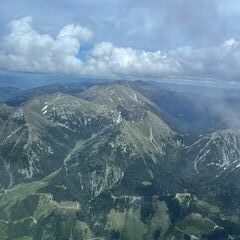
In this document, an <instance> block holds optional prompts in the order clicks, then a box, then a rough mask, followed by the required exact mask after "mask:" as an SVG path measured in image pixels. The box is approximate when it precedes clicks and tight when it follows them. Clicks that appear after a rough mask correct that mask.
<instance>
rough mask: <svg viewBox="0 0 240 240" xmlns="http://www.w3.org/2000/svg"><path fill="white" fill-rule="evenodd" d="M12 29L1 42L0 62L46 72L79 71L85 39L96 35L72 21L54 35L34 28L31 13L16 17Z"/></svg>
mask: <svg viewBox="0 0 240 240" xmlns="http://www.w3.org/2000/svg"><path fill="white" fill-rule="evenodd" d="M9 30H10V33H9V35H7V36H5V37H4V39H3V42H2V44H1V51H0V66H1V67H2V68H5V69H8V70H16V71H30V72H44V73H45V72H46V73H49V72H66V73H77V72H79V69H80V68H81V65H82V62H81V61H80V59H79V58H77V55H78V53H79V49H80V46H81V43H82V42H84V41H87V40H89V39H90V38H91V37H92V35H93V33H92V32H91V30H89V29H87V28H84V27H81V26H76V25H73V24H71V25H67V26H65V27H64V28H63V29H62V30H60V32H59V34H58V36H57V37H56V38H53V37H52V36H50V35H47V34H40V33H38V32H37V31H36V30H34V29H33V26H32V18H31V17H25V18H23V19H20V20H14V21H12V22H11V23H10V24H9Z"/></svg>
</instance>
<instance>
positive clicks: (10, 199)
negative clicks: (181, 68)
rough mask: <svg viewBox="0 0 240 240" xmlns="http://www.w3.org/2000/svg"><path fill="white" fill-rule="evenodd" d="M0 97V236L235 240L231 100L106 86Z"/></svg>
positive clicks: (237, 113) (238, 133)
mask: <svg viewBox="0 0 240 240" xmlns="http://www.w3.org/2000/svg"><path fill="white" fill-rule="evenodd" d="M0 96H1V97H0V101H1V103H0V175H1V176H2V177H1V179H0V189H1V190H0V239H3V240H8V239H9V240H10V239H11V240H35V239H36V240H40V239H44V240H45V239H46V240H47V239H49V240H50V239H51V240H52V239H57V240H67V239H73V240H78V239H83V240H87V239H112V240H113V239H115V240H116V239H121V240H148V239H149V240H150V239H163V240H174V239H175V240H185V239H187V240H188V239H189V240H190V239H201V240H204V239H206V240H208V239H209V240H224V239H229V240H230V239H240V219H239V216H240V202H239V199H240V182H239V177H240V126H239V119H240V108H239V103H240V98H239V97H238V95H237V94H233V95H228V96H222V95H221V96H220V95H219V96H216V95H212V96H211V95H210V94H208V95H207V96H206V95H205V94H201V93H200V92H192V93H190V92H182V91H176V90H174V89H171V90H169V89H167V88H164V87H162V86H161V85H160V84H159V83H155V82H144V81H113V82H105V83H104V82H103V83H94V82H91V83H68V84H65V83H63V84H52V85H45V86H40V87H37V88H32V89H26V90H21V89H18V88H15V87H2V88H0Z"/></svg>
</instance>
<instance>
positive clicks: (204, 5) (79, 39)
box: [0, 0, 240, 81]
mask: <svg viewBox="0 0 240 240" xmlns="http://www.w3.org/2000/svg"><path fill="white" fill-rule="evenodd" d="M0 5H1V7H0V38H1V42H2V43H1V44H0V68H2V69H5V70H9V71H30V72H43V73H56V72H57V73H58V72H60V73H61V71H62V72H63V73H67V74H68V73H71V74H79V75H89V74H93V75H95V76H105V75H109V76H115V77H116V76H117V77H124V76H129V75H130V76H132V77H136V78H137V77H161V76H168V75H171V76H172V75H180V76H181V75H190V76H194V75H197V76H202V77H205V76H207V77H209V76H211V77H213V78H224V79H225V80H231V81H237V80H238V78H239V76H240V70H239V69H238V68H239V67H238V66H239V65H238V64H239V63H240V54H238V53H240V46H239V45H240V44H239V39H240V28H239V22H240V2H239V1H238V0H231V1H229V0H228V1H227V0H199V1H193V0H164V1H163V0H148V1H145V0H114V1H113V0H111V1H110V0H51V1H50V0H34V1H32V0H17V1H16V0H1V3H0ZM26 19H28V21H26ZM30 19H31V20H30ZM17 21H18V22H17ZM13 22H14V23H15V25H16V26H20V25H21V26H23V25H24V26H25V27H26V28H27V30H26V29H25V30H24V31H22V32H20V31H18V27H15V28H14V27H13V24H12V23H13ZM26 22H27V23H26ZM26 25H28V27H27V26H26ZM65 26H74V27H72V28H68V33H67V34H68V38H66V36H65V38H64V39H63V38H61V41H60V40H59V38H58V35H59V33H60V31H61V30H62V29H64V27H65ZM78 26H80V27H81V29H79V28H78ZM83 28H84V29H85V30H86V29H88V30H89V31H91V33H92V34H91V37H88V38H87V39H85V37H84V36H83V32H82V29H83ZM65 30H66V28H65ZM70 30H71V31H72V32H71V34H70V33H69V31H70ZM76 31H77V32H78V33H77V34H76ZM70 35H71V36H70ZM45 36H48V37H49V38H48V39H46V38H45ZM31 37H32V38H31ZM30 38H31V39H30ZM57 38H58V39H57ZM29 39H30V40H29ZM36 41H39V42H37V43H36V44H34V43H35V42H36ZM46 41H48V42H47V43H46ZM23 44H28V47H23ZM43 44H45V45H44V46H43ZM64 44H66V45H68V46H66V49H67V48H68V47H69V46H70V44H73V45H72V46H71V47H69V49H68V51H65V52H63V51H60V50H59V46H60V45H61V47H62V48H65V45H64ZM17 48H21V49H25V50H26V51H27V52H24V51H23V50H21V51H17ZM70 48H71V49H70ZM36 49H41V51H37V50H36ZM56 49H57V50H56ZM43 53H44V54H43ZM38 54H39V55H38ZM79 56H80V59H79ZM78 59H79V61H77V60H78ZM46 62H48V65H47V66H46V65H45V64H44V63H46ZM33 63H34V64H33ZM58 66H61V67H58Z"/></svg>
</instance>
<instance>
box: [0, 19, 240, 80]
mask: <svg viewBox="0 0 240 240" xmlns="http://www.w3.org/2000/svg"><path fill="white" fill-rule="evenodd" d="M8 29H9V32H8V33H7V34H6V35H5V36H4V37H3V39H2V41H1V45H0V68H2V69H6V70H10V71H24V72H25V71H27V72H40V73H66V74H76V75H92V76H101V77H102V76H109V77H135V78H143V77H161V76H170V75H178V76H185V75H188V76H211V77H215V78H221V79H227V80H237V79H238V78H239V77H240V68H239V64H240V43H239V42H238V41H236V40H235V39H229V40H226V41H224V42H223V43H222V44H220V45H216V46H210V47H206V48H193V47H190V46H184V47H179V48H176V49H174V50H157V51H144V50H138V49H134V48H130V47H117V46H115V45H114V44H112V43H110V42H100V43H96V44H95V45H94V46H93V47H92V48H91V49H89V50H88V52H87V53H86V56H85V57H84V60H82V59H80V57H79V56H80V55H81V47H82V45H84V44H86V43H88V41H90V40H91V39H92V37H93V35H94V34H93V32H92V31H91V30H90V29H88V28H86V27H83V26H80V25H75V24H69V25H66V26H65V27H63V28H62V29H61V30H60V31H59V32H58V33H57V34H56V36H51V35H50V34H42V33H40V32H38V31H37V30H35V29H34V27H33V23H32V18H31V17H25V18H22V19H18V20H14V21H12V22H10V23H9V24H8Z"/></svg>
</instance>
